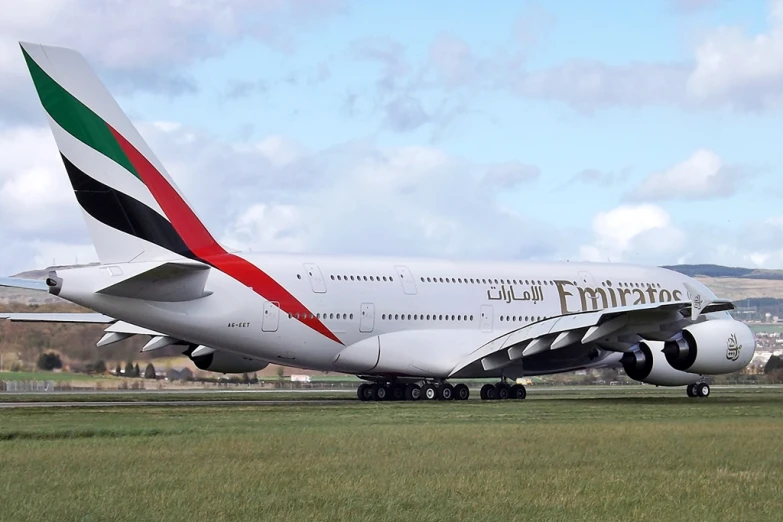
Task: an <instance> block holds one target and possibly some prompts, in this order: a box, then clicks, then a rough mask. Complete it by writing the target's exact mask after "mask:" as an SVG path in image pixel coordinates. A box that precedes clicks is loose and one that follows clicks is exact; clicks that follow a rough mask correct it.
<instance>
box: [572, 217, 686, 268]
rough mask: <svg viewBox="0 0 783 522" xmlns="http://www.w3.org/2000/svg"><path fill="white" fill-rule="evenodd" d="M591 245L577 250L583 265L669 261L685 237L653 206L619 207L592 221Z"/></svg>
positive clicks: (668, 218) (682, 243)
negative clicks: (587, 262)
mask: <svg viewBox="0 0 783 522" xmlns="http://www.w3.org/2000/svg"><path fill="white" fill-rule="evenodd" d="M592 228H593V236H594V237H593V241H592V243H590V244H587V245H582V246H581V247H580V257H581V258H582V259H584V260H586V261H595V262H606V261H607V260H609V261H611V262H620V261H635V262H636V261H643V262H650V261H652V260H664V261H665V260H671V259H672V257H673V256H674V255H675V254H676V253H677V252H679V251H680V250H681V249H682V247H683V246H684V245H685V240H686V236H685V234H684V233H683V232H682V231H680V230H679V229H677V228H676V227H675V226H674V225H673V224H672V221H671V217H670V216H669V214H668V213H667V212H666V211H665V210H664V209H662V208H661V207H659V206H657V205H652V204H644V205H623V206H619V207H617V208H614V209H612V210H610V211H608V212H600V213H598V214H596V216H595V217H594V218H593V223H592Z"/></svg>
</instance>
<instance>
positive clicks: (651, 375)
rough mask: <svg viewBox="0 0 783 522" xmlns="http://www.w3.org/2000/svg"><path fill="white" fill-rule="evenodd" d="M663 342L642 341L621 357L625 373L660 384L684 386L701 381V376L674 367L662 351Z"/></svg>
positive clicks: (636, 378)
mask: <svg viewBox="0 0 783 522" xmlns="http://www.w3.org/2000/svg"><path fill="white" fill-rule="evenodd" d="M663 344H664V343H663V342H661V341H642V342H640V343H639V344H637V345H636V346H634V347H633V348H632V349H631V351H629V352H625V353H624V354H623V356H622V358H621V359H620V362H621V363H622V365H623V369H624V370H625V374H626V375H628V377H630V378H631V379H634V380H636V381H640V382H645V383H647V384H655V385H658V386H682V385H684V384H692V383H695V382H698V381H699V376H698V375H695V374H692V373H686V372H681V371H679V370H675V369H674V368H672V367H671V366H670V365H669V363H668V362H666V357H665V356H664V355H663V353H662V351H661V350H662V349H663Z"/></svg>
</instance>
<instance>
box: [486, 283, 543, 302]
mask: <svg viewBox="0 0 783 522" xmlns="http://www.w3.org/2000/svg"><path fill="white" fill-rule="evenodd" d="M529 288H530V289H529V290H521V291H517V290H515V289H514V287H513V286H512V285H508V289H506V285H500V288H499V289H498V287H496V286H490V287H489V290H487V299H488V300H490V301H504V302H506V303H510V302H512V301H533V302H534V303H537V302H539V301H543V300H544V292H543V291H542V290H541V287H540V286H531V287H529Z"/></svg>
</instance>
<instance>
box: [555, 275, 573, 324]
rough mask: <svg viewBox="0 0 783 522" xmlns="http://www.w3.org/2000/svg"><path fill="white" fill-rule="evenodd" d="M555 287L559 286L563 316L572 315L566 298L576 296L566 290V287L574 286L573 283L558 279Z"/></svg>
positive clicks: (558, 293) (558, 292)
mask: <svg viewBox="0 0 783 522" xmlns="http://www.w3.org/2000/svg"><path fill="white" fill-rule="evenodd" d="M555 285H556V286H557V295H558V296H559V297H560V313H561V314H563V315H565V314H570V313H571V311H570V310H569V309H568V299H566V298H567V297H568V296H569V295H570V296H573V295H574V294H572V293H571V292H569V291H568V290H566V289H565V286H566V285H568V286H574V285H573V283H571V282H570V281H560V280H557V279H556V280H555Z"/></svg>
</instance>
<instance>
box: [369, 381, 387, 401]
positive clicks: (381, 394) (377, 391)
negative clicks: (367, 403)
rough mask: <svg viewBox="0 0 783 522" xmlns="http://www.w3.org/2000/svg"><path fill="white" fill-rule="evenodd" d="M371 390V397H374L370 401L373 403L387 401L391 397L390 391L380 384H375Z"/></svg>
mask: <svg viewBox="0 0 783 522" xmlns="http://www.w3.org/2000/svg"><path fill="white" fill-rule="evenodd" d="M370 390H371V391H370V396H371V397H372V398H371V399H370V400H372V401H385V400H386V398H387V397H388V396H389V389H388V388H386V387H385V386H382V385H380V384H373V385H372V386H371V387H370Z"/></svg>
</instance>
